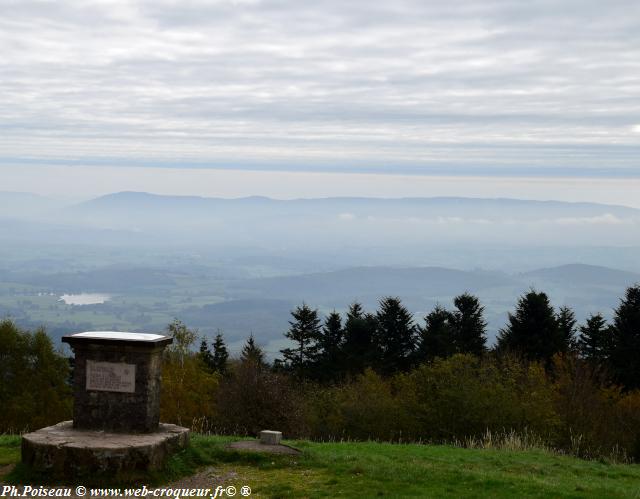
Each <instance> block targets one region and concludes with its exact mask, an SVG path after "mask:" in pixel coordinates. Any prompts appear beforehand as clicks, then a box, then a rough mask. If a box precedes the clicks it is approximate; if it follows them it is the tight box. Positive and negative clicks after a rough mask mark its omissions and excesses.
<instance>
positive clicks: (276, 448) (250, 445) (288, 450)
mask: <svg viewBox="0 0 640 499" xmlns="http://www.w3.org/2000/svg"><path fill="white" fill-rule="evenodd" d="M227 449H233V450H246V451H251V452H264V453H266V454H286V455H290V456H297V455H298V454H300V453H301V452H300V451H299V450H298V449H294V448H293V447H289V446H288V445H282V444H280V445H266V444H261V443H260V442H259V441H257V440H241V441H240V442H231V443H230V444H228V445H227Z"/></svg>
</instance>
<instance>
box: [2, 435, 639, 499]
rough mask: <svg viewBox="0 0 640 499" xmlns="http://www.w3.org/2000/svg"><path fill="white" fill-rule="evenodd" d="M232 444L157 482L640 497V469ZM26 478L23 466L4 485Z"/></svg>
mask: <svg viewBox="0 0 640 499" xmlns="http://www.w3.org/2000/svg"><path fill="white" fill-rule="evenodd" d="M232 440H234V439H233V438H230V437H210V436H206V437H205V436H198V435H195V436H194V437H193V439H192V445H191V447H190V448H189V449H188V450H186V451H184V452H182V453H181V454H179V455H177V456H174V457H173V458H172V459H171V461H170V463H169V466H168V469H167V470H166V471H165V472H164V473H162V474H161V475H156V476H154V477H150V480H149V481H150V482H152V483H154V482H155V483H156V484H159V483H174V484H176V483H178V484H179V483H180V480H181V479H184V477H186V476H189V475H193V474H194V473H197V472H199V471H201V470H208V473H209V475H208V477H209V478H207V479H205V483H204V484H203V485H197V486H206V487H211V486H213V487H215V486H216V485H219V484H222V485H225V486H226V485H235V486H236V487H238V490H239V488H240V487H241V486H243V485H249V486H250V487H251V489H252V492H253V493H252V496H251V497H310V498H314V497H354V498H355V497H357V498H368V497H509V498H511V497H598V498H605V497H607V498H609V497H640V466H639V465H627V464H609V463H604V462H594V461H583V460H579V459H575V458H571V457H566V456H559V455H556V454H553V453H549V452H545V451H507V450H486V449H484V450H483V449H463V448H458V447H451V446H432V445H398V444H385V443H373V442H363V443H311V442H305V441H295V442H289V443H290V444H291V445H293V446H295V447H297V448H298V449H300V450H302V454H301V455H299V456H293V457H292V456H273V455H262V454H256V453H248V452H238V451H230V450H227V449H225V447H224V446H225V444H226V443H228V442H230V441H232ZM18 459H19V438H18V437H0V466H2V465H6V464H8V463H13V462H17V461H18ZM26 476H27V474H26V473H25V470H23V469H20V467H18V468H17V469H16V470H14V471H12V472H10V473H9V474H8V475H7V476H5V477H3V478H0V482H1V481H3V480H6V481H13V482H16V481H24V480H25V477H26ZM216 477H217V478H216ZM84 485H90V484H84ZM138 485H141V484H140V483H138ZM192 486H196V485H192ZM238 497H240V496H238Z"/></svg>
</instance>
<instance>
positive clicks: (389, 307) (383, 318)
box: [375, 296, 415, 374]
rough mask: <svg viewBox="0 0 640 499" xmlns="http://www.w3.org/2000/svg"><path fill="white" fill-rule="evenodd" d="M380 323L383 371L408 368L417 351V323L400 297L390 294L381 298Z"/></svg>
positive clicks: (378, 336)
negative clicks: (415, 347) (415, 349)
mask: <svg viewBox="0 0 640 499" xmlns="http://www.w3.org/2000/svg"><path fill="white" fill-rule="evenodd" d="M376 325H377V328H376V334H375V347H376V350H377V352H378V359H377V361H378V368H379V370H380V372H381V373H383V374H393V373H395V372H398V371H406V370H408V369H409V367H410V366H411V362H412V358H413V353H414V345H415V326H414V324H413V316H412V315H411V313H410V312H409V311H408V310H407V308H406V307H405V306H404V305H402V302H401V301H400V298H397V297H392V296H388V297H386V298H383V299H382V300H380V307H379V309H378V312H377V313H376Z"/></svg>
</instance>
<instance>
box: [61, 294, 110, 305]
mask: <svg viewBox="0 0 640 499" xmlns="http://www.w3.org/2000/svg"><path fill="white" fill-rule="evenodd" d="M110 299H111V296H110V295H105V294H102V293H80V294H77V295H62V296H61V297H60V299H59V300H58V301H63V302H65V303H66V304H67V305H97V304H99V303H104V302H106V301H109V300H110Z"/></svg>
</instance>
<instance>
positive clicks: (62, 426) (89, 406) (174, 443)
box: [22, 331, 189, 478]
mask: <svg viewBox="0 0 640 499" xmlns="http://www.w3.org/2000/svg"><path fill="white" fill-rule="evenodd" d="M62 341H63V342H65V343H68V344H69V345H70V346H71V348H72V349H73V351H74V354H75V366H74V376H73V397H74V405H73V421H64V422H62V423H58V424H57V425H54V426H49V427H47V428H42V429H41V430H38V431H36V432H33V433H28V434H26V435H23V437H22V461H23V463H25V464H27V465H28V466H31V467H32V468H34V469H36V470H38V471H43V472H50V473H51V474H53V475H58V476H64V477H67V478H71V477H73V476H77V475H79V474H88V473H95V472H107V473H112V472H113V473H117V472H119V471H122V470H127V471H132V470H138V471H147V470H153V469H159V468H161V467H162V466H163V465H164V463H165V462H166V459H167V457H168V456H169V455H170V454H171V453H172V452H174V451H176V450H179V449H181V448H184V447H186V446H187V445H188V442H189V430H188V429H186V428H182V427H180V426H176V425H170V424H162V423H160V387H161V382H162V378H161V374H162V352H163V350H164V349H165V347H166V346H167V345H168V344H170V343H171V342H172V341H173V340H172V338H170V337H168V336H163V335H159V334H139V333H121V332H110V331H104V332H103V331H99V332H86V333H77V334H72V335H69V336H64V337H63V338H62Z"/></svg>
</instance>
